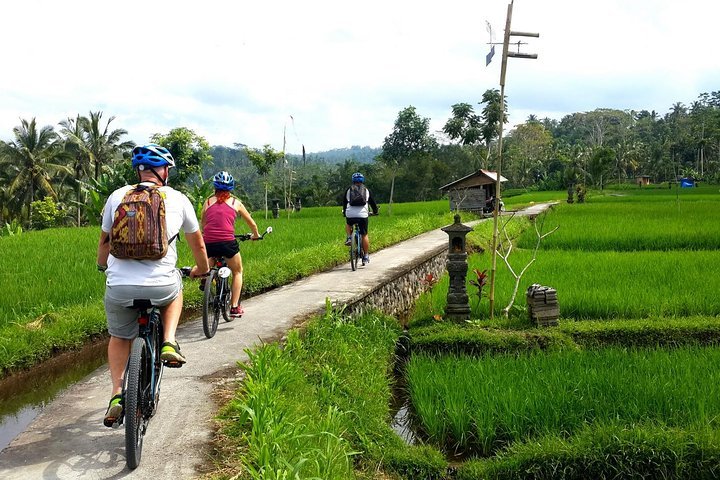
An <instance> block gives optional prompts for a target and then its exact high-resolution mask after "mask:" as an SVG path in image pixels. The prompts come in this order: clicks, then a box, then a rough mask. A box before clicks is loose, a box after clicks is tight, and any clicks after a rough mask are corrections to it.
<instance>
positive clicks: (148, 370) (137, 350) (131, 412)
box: [116, 267, 190, 470]
mask: <svg viewBox="0 0 720 480" xmlns="http://www.w3.org/2000/svg"><path fill="white" fill-rule="evenodd" d="M180 272H181V274H182V275H183V276H185V277H187V276H189V275H190V267H183V268H181V269H180ZM132 308H136V309H138V316H137V320H138V325H139V327H140V328H139V334H138V336H137V337H136V338H135V339H134V340H133V342H132V345H131V348H130V357H129V358H128V363H127V366H126V367H125V376H124V380H123V391H122V398H123V416H121V417H120V419H119V420H118V423H117V425H116V426H119V425H121V424H122V423H123V420H124V422H125V455H126V461H127V466H128V468H130V469H131V470H133V469H135V468H137V466H138V465H139V464H140V457H141V456H142V446H143V438H144V437H145V432H146V431H147V427H148V424H149V422H150V419H151V418H152V417H153V416H154V415H155V412H156V411H157V406H158V403H159V401H160V380H161V379H162V373H163V366H167V367H173V368H174V367H180V365H178V364H172V363H164V362H163V361H162V360H160V349H161V347H162V342H163V324H162V320H161V318H160V310H159V309H158V307H156V306H155V305H152V304H151V302H150V300H147V299H136V300H134V301H133V306H132Z"/></svg>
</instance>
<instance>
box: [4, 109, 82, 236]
mask: <svg viewBox="0 0 720 480" xmlns="http://www.w3.org/2000/svg"><path fill="white" fill-rule="evenodd" d="M13 136H14V137H15V139H14V140H11V141H9V142H0V157H2V158H3V159H4V163H5V164H6V165H8V171H9V176H10V184H9V190H8V192H7V194H8V195H10V196H11V197H16V198H18V199H21V200H22V199H24V202H25V205H26V206H27V212H28V220H29V223H32V207H31V204H32V202H33V201H35V197H36V193H37V192H41V193H44V194H45V195H50V196H51V197H53V198H54V199H57V193H56V192H55V189H54V188H53V185H52V183H51V180H52V179H53V176H54V175H57V174H58V173H66V174H71V173H72V171H71V170H70V169H69V168H68V167H67V166H65V165H63V164H62V163H61V162H62V158H63V155H64V153H63V150H62V148H61V146H60V144H59V143H58V141H57V140H58V136H57V134H56V133H55V131H54V130H53V127H51V126H49V125H48V126H45V127H42V128H40V129H38V127H37V122H36V121H35V117H33V118H32V120H30V121H29V122H28V121H27V120H25V119H21V120H20V125H19V126H16V127H15V128H13Z"/></svg>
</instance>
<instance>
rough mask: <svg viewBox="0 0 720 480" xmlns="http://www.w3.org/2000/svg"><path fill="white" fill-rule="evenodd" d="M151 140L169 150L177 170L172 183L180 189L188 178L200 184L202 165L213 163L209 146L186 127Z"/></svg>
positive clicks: (158, 135) (158, 134)
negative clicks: (195, 178) (196, 180)
mask: <svg viewBox="0 0 720 480" xmlns="http://www.w3.org/2000/svg"><path fill="white" fill-rule="evenodd" d="M151 140H152V141H153V142H155V143H157V144H159V145H162V146H163V147H165V148H167V149H168V150H170V153H172V156H173V158H174V159H175V165H176V167H177V168H175V169H174V172H173V179H172V180H173V182H174V183H175V184H176V185H178V186H179V187H182V186H183V185H184V184H185V183H186V182H187V181H188V179H190V178H194V177H196V176H197V177H198V178H199V180H200V182H201V183H202V169H203V165H206V164H210V163H212V161H213V158H212V156H211V155H210V145H209V144H208V142H207V140H205V138H204V137H202V136H200V135H198V134H197V133H195V132H194V131H192V130H190V129H189V128H186V127H178V128H173V129H172V130H170V131H169V132H168V133H167V134H166V135H162V134H160V133H156V134H155V135H153V136H152V138H151Z"/></svg>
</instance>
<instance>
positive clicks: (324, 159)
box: [288, 145, 382, 165]
mask: <svg viewBox="0 0 720 480" xmlns="http://www.w3.org/2000/svg"><path fill="white" fill-rule="evenodd" d="M380 152H382V149H381V148H372V147H361V146H359V145H353V146H352V147H350V148H334V149H332V150H327V151H325V152H312V153H307V154H306V155H305V160H306V161H307V162H315V163H329V164H331V165H335V164H337V163H343V162H344V161H345V160H355V161H357V162H360V163H372V162H373V160H375V157H377V156H378V155H380ZM288 157H294V158H295V159H302V155H288Z"/></svg>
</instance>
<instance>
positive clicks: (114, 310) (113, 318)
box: [105, 276, 183, 340]
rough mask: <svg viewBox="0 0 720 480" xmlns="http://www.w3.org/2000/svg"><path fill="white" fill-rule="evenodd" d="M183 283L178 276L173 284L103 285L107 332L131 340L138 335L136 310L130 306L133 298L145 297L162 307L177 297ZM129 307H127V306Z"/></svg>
mask: <svg viewBox="0 0 720 480" xmlns="http://www.w3.org/2000/svg"><path fill="white" fill-rule="evenodd" d="M182 288H183V284H182V280H181V279H180V276H178V281H177V283H175V284H173V285H160V286H152V287H143V286H138V285H118V286H115V287H109V286H106V287H105V315H106V316H107V325H108V332H109V333H110V335H112V336H113V337H118V338H124V339H127V340H132V339H133V338H135V337H137V336H138V323H137V310H136V309H134V308H132V305H133V300H140V299H147V300H150V301H151V302H152V304H153V305H155V306H158V307H163V306H165V305H167V304H169V303H170V302H172V301H173V300H175V298H177V296H178V295H179V294H180V292H181V291H182ZM128 307H129V308H128Z"/></svg>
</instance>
